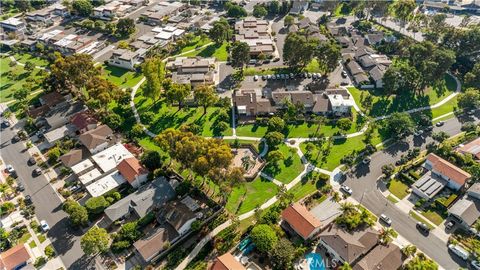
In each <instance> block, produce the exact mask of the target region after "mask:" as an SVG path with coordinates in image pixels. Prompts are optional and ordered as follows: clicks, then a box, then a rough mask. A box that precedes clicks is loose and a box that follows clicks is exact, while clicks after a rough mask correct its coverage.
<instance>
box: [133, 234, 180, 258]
mask: <svg viewBox="0 0 480 270" xmlns="http://www.w3.org/2000/svg"><path fill="white" fill-rule="evenodd" d="M177 237H178V234H177V233H176V232H175V231H174V230H172V229H169V228H166V227H159V228H157V229H156V230H155V231H153V232H152V233H149V234H148V235H147V236H145V237H143V238H142V239H140V240H137V241H136V242H135V243H133V247H134V248H135V253H136V254H138V255H139V256H140V258H142V260H143V261H144V262H146V263H148V262H150V261H151V260H152V259H153V258H155V256H157V255H158V254H159V253H160V252H162V251H163V250H165V249H167V248H168V246H169V245H170V243H171V240H172V239H175V238H177Z"/></svg>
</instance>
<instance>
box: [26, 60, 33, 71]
mask: <svg viewBox="0 0 480 270" xmlns="http://www.w3.org/2000/svg"><path fill="white" fill-rule="evenodd" d="M34 69H35V64H34V63H32V62H30V61H27V62H26V63H25V70H28V71H30V72H31V71H33V70H34Z"/></svg>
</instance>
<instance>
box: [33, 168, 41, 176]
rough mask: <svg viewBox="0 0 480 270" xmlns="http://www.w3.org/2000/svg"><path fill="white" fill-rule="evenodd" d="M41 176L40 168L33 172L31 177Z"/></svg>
mask: <svg viewBox="0 0 480 270" xmlns="http://www.w3.org/2000/svg"><path fill="white" fill-rule="evenodd" d="M41 174H42V170H40V168H36V169H35V170H33V176H39V175H41Z"/></svg>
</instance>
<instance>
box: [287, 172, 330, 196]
mask: <svg viewBox="0 0 480 270" xmlns="http://www.w3.org/2000/svg"><path fill="white" fill-rule="evenodd" d="M309 174H315V175H319V174H321V173H318V172H310V173H309ZM315 179H317V178H316V177H312V178H309V177H303V178H302V181H300V182H299V183H298V184H296V185H295V186H293V187H292V188H291V189H290V190H289V191H288V193H290V194H293V200H294V201H298V200H300V199H302V198H304V197H306V196H308V195H310V194H313V193H314V192H315V191H317V190H319V189H320V188H322V187H323V186H324V185H325V184H327V183H328V181H327V182H326V181H323V180H321V179H320V180H315Z"/></svg>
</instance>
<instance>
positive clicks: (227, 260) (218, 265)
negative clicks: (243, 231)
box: [209, 252, 247, 270]
mask: <svg viewBox="0 0 480 270" xmlns="http://www.w3.org/2000/svg"><path fill="white" fill-rule="evenodd" d="M246 269H247V268H245V267H244V266H243V265H242V264H241V263H240V262H239V261H237V260H236V259H235V257H233V255H232V254H230V253H228V252H227V253H225V254H223V255H222V256H219V257H217V258H216V259H215V261H214V262H213V264H212V265H211V266H210V268H209V270H246Z"/></svg>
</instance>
